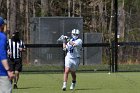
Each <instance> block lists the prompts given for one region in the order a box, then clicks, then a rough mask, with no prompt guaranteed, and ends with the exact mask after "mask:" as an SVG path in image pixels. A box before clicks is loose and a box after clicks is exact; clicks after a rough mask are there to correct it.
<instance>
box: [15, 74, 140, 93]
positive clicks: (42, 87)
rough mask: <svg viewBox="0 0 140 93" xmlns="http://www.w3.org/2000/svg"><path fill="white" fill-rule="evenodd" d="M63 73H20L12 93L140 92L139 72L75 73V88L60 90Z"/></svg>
mask: <svg viewBox="0 0 140 93" xmlns="http://www.w3.org/2000/svg"><path fill="white" fill-rule="evenodd" d="M62 81H63V74H62V73H59V74H47V73H46V74H21V77H20V80H19V84H18V87H19V89H16V90H15V89H14V90H13V93H140V73H139V72H130V73H111V74H108V73H77V85H76V88H75V90H73V91H71V90H69V86H70V81H71V76H69V81H68V84H67V90H66V91H62V90H61V87H62Z"/></svg>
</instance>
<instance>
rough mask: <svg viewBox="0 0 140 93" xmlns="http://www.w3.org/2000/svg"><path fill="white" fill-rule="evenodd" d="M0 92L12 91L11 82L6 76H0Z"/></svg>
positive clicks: (7, 92)
mask: <svg viewBox="0 0 140 93" xmlns="http://www.w3.org/2000/svg"><path fill="white" fill-rule="evenodd" d="M0 93H12V84H11V82H10V80H9V78H8V76H0Z"/></svg>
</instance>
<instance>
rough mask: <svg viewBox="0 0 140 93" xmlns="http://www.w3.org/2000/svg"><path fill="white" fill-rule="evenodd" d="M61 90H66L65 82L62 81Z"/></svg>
mask: <svg viewBox="0 0 140 93" xmlns="http://www.w3.org/2000/svg"><path fill="white" fill-rule="evenodd" d="M62 90H63V91H65V90H66V82H64V83H63V87H62Z"/></svg>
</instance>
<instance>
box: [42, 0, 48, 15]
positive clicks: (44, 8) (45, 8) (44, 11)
mask: <svg viewBox="0 0 140 93" xmlns="http://www.w3.org/2000/svg"><path fill="white" fill-rule="evenodd" d="M48 6H49V4H48V0H41V15H42V16H47V15H48V10H49V9H48Z"/></svg>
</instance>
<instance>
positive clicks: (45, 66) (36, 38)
mask: <svg viewBox="0 0 140 93" xmlns="http://www.w3.org/2000/svg"><path fill="white" fill-rule="evenodd" d="M74 28H76V29H79V30H80V33H81V34H80V38H82V40H83V43H89V44H90V43H102V36H103V35H102V33H84V34H83V18H66V17H58V18H57V17H47V18H45V17H43V18H42V17H37V18H33V19H32V20H31V30H30V44H33V45H34V47H30V48H28V54H27V57H28V62H27V64H30V65H25V67H24V70H25V71H32V70H33V71H46V70H47V71H50V70H52V71H56V70H63V67H64V57H65V52H64V51H63V50H62V46H61V45H62V43H60V42H57V39H58V38H59V37H60V36H61V35H67V36H69V37H70V36H71V30H72V29H74ZM47 44H50V45H51V44H52V46H50V47H48V46H47ZM53 44H54V45H56V47H54V46H53ZM59 44H60V46H57V45H59ZM36 45H38V47H36ZM42 45H46V47H45V46H44V47H42ZM109 49H110V48H109V47H83V50H82V57H81V62H80V63H81V64H80V68H79V70H84V71H93V70H94V71H97V70H107V71H109V63H110V53H109V51H108V50H109ZM103 51H108V54H109V55H107V54H106V53H107V52H103Z"/></svg>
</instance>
